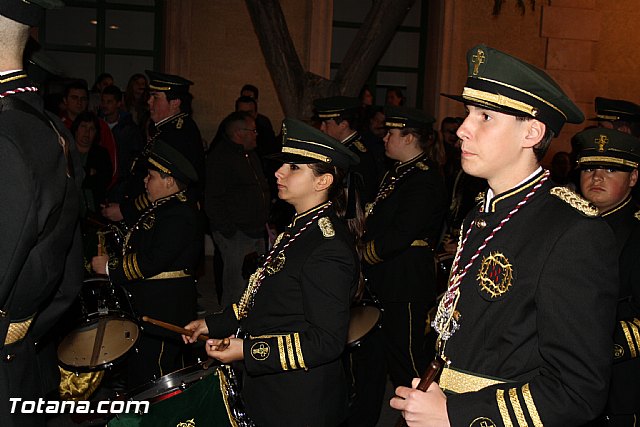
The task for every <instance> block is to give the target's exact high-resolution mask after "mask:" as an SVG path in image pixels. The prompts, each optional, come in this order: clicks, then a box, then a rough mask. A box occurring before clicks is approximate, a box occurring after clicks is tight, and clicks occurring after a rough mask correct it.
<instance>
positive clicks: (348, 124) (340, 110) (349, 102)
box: [313, 96, 381, 206]
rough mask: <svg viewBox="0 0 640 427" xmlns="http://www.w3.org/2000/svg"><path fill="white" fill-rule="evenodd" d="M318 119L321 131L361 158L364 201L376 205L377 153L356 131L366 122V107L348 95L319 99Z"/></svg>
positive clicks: (358, 168) (316, 104) (356, 171)
mask: <svg viewBox="0 0 640 427" xmlns="http://www.w3.org/2000/svg"><path fill="white" fill-rule="evenodd" d="M313 106H314V107H315V113H316V118H317V119H318V120H319V121H320V130H321V131H322V132H323V133H325V134H327V135H329V136H331V137H333V138H335V139H337V140H338V141H340V142H341V143H342V145H344V146H346V147H348V148H349V149H350V150H351V151H352V152H354V153H355V154H356V155H357V156H358V158H359V159H360V163H359V164H358V165H357V166H356V167H355V168H354V169H353V172H354V174H356V176H359V180H360V181H361V182H359V183H358V186H359V189H360V202H361V204H362V205H363V206H364V204H365V203H369V202H372V201H373V199H374V197H375V196H376V191H377V190H378V183H379V182H380V176H381V172H380V171H378V168H377V166H376V161H375V158H374V157H373V154H372V153H371V152H370V151H369V150H368V149H367V147H365V145H364V143H363V142H362V138H361V137H360V133H358V131H357V130H356V129H358V128H359V127H360V123H359V122H360V121H361V120H362V117H361V116H362V111H361V110H362V108H361V106H360V100H358V98H351V97H348V96H333V97H330V98H322V99H316V100H315V101H314V102H313Z"/></svg>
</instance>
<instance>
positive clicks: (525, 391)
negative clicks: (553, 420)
mask: <svg viewBox="0 0 640 427" xmlns="http://www.w3.org/2000/svg"><path fill="white" fill-rule="evenodd" d="M522 397H524V403H525V404H526V405H527V410H528V411H529V416H530V417H531V421H533V426H534V427H542V426H543V424H542V419H540V414H538V409H537V408H536V404H535V402H534V401H533V396H532V395H531V390H530V389H529V384H528V383H527V384H525V385H523V386H522Z"/></svg>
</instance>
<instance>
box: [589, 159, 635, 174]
mask: <svg viewBox="0 0 640 427" xmlns="http://www.w3.org/2000/svg"><path fill="white" fill-rule="evenodd" d="M584 169H612V170H616V171H622V172H631V171H632V170H633V169H634V168H633V167H631V166H625V165H620V164H618V163H608V162H602V161H598V162H593V163H590V162H588V161H587V162H585V161H582V162H581V163H580V170H584Z"/></svg>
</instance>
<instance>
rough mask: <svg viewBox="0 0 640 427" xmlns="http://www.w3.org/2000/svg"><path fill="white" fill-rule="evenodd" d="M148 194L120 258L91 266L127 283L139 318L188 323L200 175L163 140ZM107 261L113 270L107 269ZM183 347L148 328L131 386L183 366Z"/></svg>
mask: <svg viewBox="0 0 640 427" xmlns="http://www.w3.org/2000/svg"><path fill="white" fill-rule="evenodd" d="M148 162H149V163H148V168H149V171H148V175H147V177H146V178H145V180H144V182H145V188H146V194H147V196H148V197H149V200H150V201H151V204H150V205H149V206H148V207H147V208H146V209H145V210H144V211H143V212H142V214H141V215H140V218H139V219H138V221H137V222H136V223H135V224H134V225H133V227H131V228H130V229H129V232H128V233H127V235H126V237H125V239H124V248H123V251H122V255H121V256H116V257H111V258H110V259H109V258H108V257H107V256H97V257H94V258H93V260H92V267H93V269H94V271H95V272H96V273H98V274H108V275H109V280H110V281H111V282H112V283H113V284H114V285H124V287H125V288H126V289H127V290H128V291H129V292H130V293H131V294H132V296H133V305H134V309H135V311H136V314H137V315H139V316H149V317H152V318H154V319H158V320H162V321H164V322H169V323H174V324H179V325H181V324H184V323H186V322H188V321H189V320H190V319H193V317H194V316H195V313H196V299H197V294H196V286H195V283H196V278H195V276H194V273H195V270H196V267H197V263H198V261H199V259H200V256H201V251H202V239H203V230H202V227H201V221H200V220H199V218H200V217H199V213H198V209H197V207H196V205H195V202H193V201H192V200H189V199H188V198H187V196H186V192H187V188H188V185H189V183H191V182H194V181H196V180H197V173H196V170H195V169H194V167H193V166H192V165H191V163H190V162H189V160H187V158H186V157H184V156H183V155H182V154H181V153H180V152H179V151H178V150H176V149H174V148H173V147H172V146H170V145H169V144H167V143H166V142H164V141H162V140H158V141H156V143H155V144H154V146H153V149H152V151H151V153H150V155H149V159H148ZM107 260H108V267H107ZM183 350H184V345H183V344H182V342H181V341H180V340H179V338H177V337H176V336H175V334H172V333H170V332H167V331H165V330H163V329H160V328H158V327H156V326H153V325H145V327H144V331H143V333H142V336H141V338H140V340H139V341H138V344H137V351H136V352H131V353H130V354H129V355H128V357H127V361H126V363H127V369H126V372H127V386H128V387H129V388H131V387H135V386H137V385H140V384H143V383H145V382H148V381H151V380H152V379H154V377H155V378H159V377H160V376H163V375H166V374H168V373H170V372H173V371H175V370H177V369H180V368H183V367H184V364H183V361H182V356H183Z"/></svg>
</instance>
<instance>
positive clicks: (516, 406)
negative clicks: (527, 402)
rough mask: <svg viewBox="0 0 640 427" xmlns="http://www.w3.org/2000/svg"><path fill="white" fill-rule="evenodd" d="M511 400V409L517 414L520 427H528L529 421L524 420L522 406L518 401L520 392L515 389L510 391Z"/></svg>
mask: <svg viewBox="0 0 640 427" xmlns="http://www.w3.org/2000/svg"><path fill="white" fill-rule="evenodd" d="M509 400H510V401H511V407H512V408H513V412H514V413H515V414H516V420H518V425H519V426H520V427H527V420H526V419H525V418H524V412H523V411H522V405H521V404H520V399H518V391H517V390H516V389H515V388H510V389H509Z"/></svg>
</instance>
